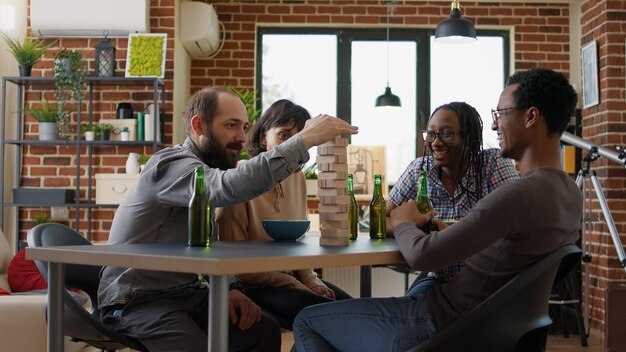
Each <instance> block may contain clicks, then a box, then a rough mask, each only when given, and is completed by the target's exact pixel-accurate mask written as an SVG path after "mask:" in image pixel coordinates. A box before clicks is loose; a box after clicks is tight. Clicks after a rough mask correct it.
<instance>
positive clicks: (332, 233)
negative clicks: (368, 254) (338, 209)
mask: <svg viewBox="0 0 626 352" xmlns="http://www.w3.org/2000/svg"><path fill="white" fill-rule="evenodd" d="M349 232H350V231H349V230H348V229H320V233H321V234H322V237H350V234H349Z"/></svg>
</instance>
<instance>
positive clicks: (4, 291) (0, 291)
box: [0, 288, 11, 296]
mask: <svg viewBox="0 0 626 352" xmlns="http://www.w3.org/2000/svg"><path fill="white" fill-rule="evenodd" d="M7 295H11V293H10V292H8V291H7V290H4V289H1V288H0V296H7Z"/></svg>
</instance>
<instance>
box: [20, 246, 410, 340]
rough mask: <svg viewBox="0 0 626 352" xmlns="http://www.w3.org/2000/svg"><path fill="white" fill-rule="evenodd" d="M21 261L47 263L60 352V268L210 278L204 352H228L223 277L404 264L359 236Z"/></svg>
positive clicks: (71, 253)
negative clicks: (343, 242) (336, 241)
mask: <svg viewBox="0 0 626 352" xmlns="http://www.w3.org/2000/svg"><path fill="white" fill-rule="evenodd" d="M26 258H28V259H35V260H40V261H46V262H49V288H48V294H49V302H50V304H48V317H49V324H48V350H49V351H51V352H57V351H58V352H61V351H63V296H62V289H63V282H64V281H65V280H64V279H65V271H64V264H86V265H112V266H118V267H129V268H135V269H145V270H159V271H171V272H180V273H201V274H206V275H208V276H209V277H210V284H211V289H210V290H209V330H208V344H209V351H213V352H221V351H222V352H226V351H227V350H228V323H227V321H228V275H234V274H242V273H255V272H265V271H279V270H298V269H307V268H327V267H340V266H369V265H378V264H396V263H402V262H404V259H403V258H402V255H401V254H400V252H399V251H398V249H397V247H396V244H395V242H394V240H393V239H385V240H370V239H369V236H359V238H358V239H357V240H356V241H352V243H351V244H350V245H349V246H337V247H334V246H333V247H330V246H320V245H319V238H318V237H309V236H307V237H305V238H304V239H302V240H300V241H297V242H273V241H270V242H255V241H238V242H215V243H212V244H211V247H209V248H202V247H187V245H186V244H182V243H181V244H129V245H95V246H90V245H85V246H58V247H37V248H27V249H26Z"/></svg>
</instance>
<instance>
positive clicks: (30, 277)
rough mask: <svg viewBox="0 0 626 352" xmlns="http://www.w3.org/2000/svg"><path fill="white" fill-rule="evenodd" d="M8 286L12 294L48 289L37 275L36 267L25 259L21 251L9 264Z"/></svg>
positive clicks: (23, 252)
mask: <svg viewBox="0 0 626 352" xmlns="http://www.w3.org/2000/svg"><path fill="white" fill-rule="evenodd" d="M8 280H9V285H10V286H11V290H12V291H13V292H25V291H32V290H41V289H46V288H48V283H47V282H46V279H44V277H43V276H42V275H41V273H39V269H37V265H36V264H35V262H34V261H32V260H27V259H26V251H25V250H24V249H21V250H20V251H19V252H17V254H15V256H14V257H13V259H12V260H11V263H10V264H9V278H8Z"/></svg>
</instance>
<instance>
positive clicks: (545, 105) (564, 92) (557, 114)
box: [507, 68, 578, 135]
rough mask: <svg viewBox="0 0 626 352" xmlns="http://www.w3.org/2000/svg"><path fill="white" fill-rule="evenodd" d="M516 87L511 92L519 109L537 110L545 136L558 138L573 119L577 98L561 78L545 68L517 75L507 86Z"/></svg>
mask: <svg viewBox="0 0 626 352" xmlns="http://www.w3.org/2000/svg"><path fill="white" fill-rule="evenodd" d="M512 84H518V85H519V86H518V87H517V89H516V90H515V92H513V98H515V104H516V105H517V107H518V108H530V107H533V106H534V107H536V108H537V109H539V112H540V113H541V114H542V115H543V116H544V118H545V119H546V124H547V126H548V134H552V133H555V132H556V133H558V134H559V135H561V134H562V133H563V131H565V128H566V127H567V124H568V123H569V121H570V117H571V116H573V115H574V110H575V109H576V103H577V101H578V97H577V95H576V91H575V90H574V88H573V87H572V85H571V84H569V82H568V80H567V78H565V76H563V74H561V73H558V72H556V71H553V70H551V69H547V68H532V69H530V70H527V71H522V72H517V73H515V74H514V75H512V76H511V77H509V79H508V81H507V86H509V85H512Z"/></svg>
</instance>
